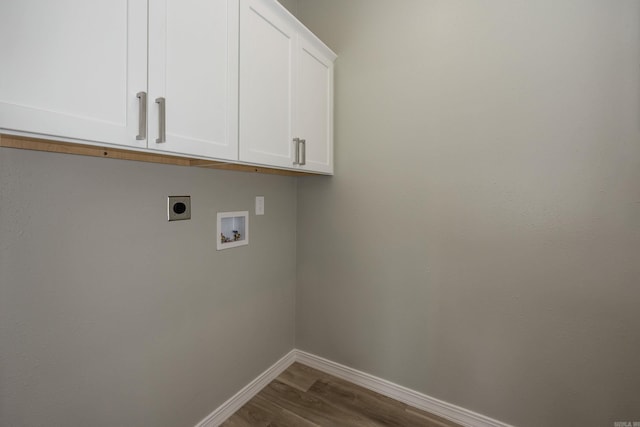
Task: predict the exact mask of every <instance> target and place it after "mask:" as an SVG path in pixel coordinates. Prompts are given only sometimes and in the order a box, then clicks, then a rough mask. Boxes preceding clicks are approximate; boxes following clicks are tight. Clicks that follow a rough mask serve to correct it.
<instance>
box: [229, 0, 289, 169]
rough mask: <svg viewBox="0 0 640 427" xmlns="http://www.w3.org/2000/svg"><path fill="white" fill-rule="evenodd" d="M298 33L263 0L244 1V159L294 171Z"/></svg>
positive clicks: (241, 63)
mask: <svg viewBox="0 0 640 427" xmlns="http://www.w3.org/2000/svg"><path fill="white" fill-rule="evenodd" d="M295 48H296V31H295V28H294V26H293V25H291V23H290V22H289V21H288V20H287V19H286V16H284V15H283V14H282V11H281V10H279V9H274V8H273V7H270V6H269V3H268V2H266V1H264V0H241V2H240V160H241V161H245V162H250V163H260V164H264V165H271V166H280V167H285V168H290V167H292V159H293V153H294V146H293V128H292V126H293V108H294V96H295V94H294V90H295V74H294V70H293V66H294V60H295V58H294V54H295Z"/></svg>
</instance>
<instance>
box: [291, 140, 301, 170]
mask: <svg viewBox="0 0 640 427" xmlns="http://www.w3.org/2000/svg"><path fill="white" fill-rule="evenodd" d="M293 146H294V149H295V150H296V156H295V159H294V160H293V164H294V165H299V164H300V138H293Z"/></svg>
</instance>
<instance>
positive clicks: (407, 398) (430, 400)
mask: <svg viewBox="0 0 640 427" xmlns="http://www.w3.org/2000/svg"><path fill="white" fill-rule="evenodd" d="M294 362H300V363H302V364H304V365H307V366H310V367H312V368H315V369H318V370H319V371H322V372H326V373H327V374H330V375H333V376H335V377H338V378H341V379H343V380H346V381H350V382H352V383H354V384H356V385H359V386H361V387H364V388H366V389H369V390H372V391H375V392H377V393H380V394H382V395H384V396H387V397H390V398H392V399H396V400H398V401H400V402H403V403H406V404H407V405H410V406H413V407H414V408H417V409H422V410H423V411H427V412H430V413H432V414H434V415H438V416H440V417H442V418H446V419H448V420H450V421H453V422H455V423H457V424H460V425H462V426H464V427H512V426H510V425H509V424H505V423H503V422H500V421H497V420H494V419H492V418H489V417H486V416H484V415H481V414H478V413H475V412H473V411H470V410H468V409H464V408H461V407H459V406H456V405H453V404H451V403H447V402H443V401H442V400H439V399H436V398H434V397H430V396H427V395H426V394H422V393H419V392H417V391H414V390H411V389H408V388H406V387H402V386H400V385H397V384H394V383H392V382H389V381H386V380H383V379H381V378H378V377H375V376H373V375H370V374H367V373H365V372H361V371H358V370H356V369H353V368H349V367H348V366H344V365H341V364H339V363H336V362H332V361H330V360H327V359H324V358H322V357H319V356H316V355H314V354H310V353H307V352H304V351H301V350H295V349H294V350H291V351H290V352H289V353H287V354H286V355H285V356H284V357H283V358H282V359H280V360H278V361H277V362H276V363H275V364H274V365H273V366H271V367H270V368H268V369H267V370H266V371H264V372H263V373H262V374H261V375H260V376H258V378H256V379H255V380H253V381H251V382H250V383H249V384H248V385H247V386H246V387H244V388H243V389H242V390H240V391H239V392H238V393H236V394H235V395H234V396H233V397H232V398H230V399H229V400H227V401H226V402H224V403H223V404H222V405H221V406H220V407H219V408H218V409H216V410H215V411H213V412H212V413H211V414H210V415H209V416H207V417H206V418H205V419H204V420H202V421H200V422H199V423H198V424H197V425H196V427H217V426H219V425H220V424H222V423H223V422H224V421H225V420H226V419H227V418H229V417H230V416H231V415H232V414H233V413H234V412H236V411H237V410H238V409H240V407H242V405H244V404H245V403H247V402H248V401H249V400H251V398H252V397H253V396H255V395H256V394H258V393H259V392H260V390H262V389H263V388H264V387H265V386H266V385H267V384H269V383H270V382H271V381H272V380H273V379H275V378H276V377H277V376H278V375H280V374H281V373H282V372H283V371H284V370H285V369H287V368H288V367H289V366H290V365H291V364H292V363H294Z"/></svg>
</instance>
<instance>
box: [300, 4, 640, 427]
mask: <svg viewBox="0 0 640 427" xmlns="http://www.w3.org/2000/svg"><path fill="white" fill-rule="evenodd" d="M298 15H299V17H300V18H301V20H302V21H303V22H304V23H305V24H306V25H307V26H309V28H310V29H311V30H312V31H314V32H315V33H316V34H317V35H318V36H319V37H320V38H321V39H322V40H324V41H325V42H326V43H327V44H328V45H329V46H330V47H331V48H332V49H333V50H334V51H335V52H336V53H337V54H338V56H339V57H338V60H337V63H336V119H335V123H336V132H335V136H336V175H335V177H333V178H331V179H323V178H311V179H309V178H304V179H301V180H300V182H299V185H298V293H297V347H298V348H301V349H302V350H307V351H310V352H313V353H316V354H319V355H321V356H324V357H328V358H329V359H332V360H335V361H337V362H340V363H344V364H346V365H348V366H352V367H355V368H357V369H360V370H363V371H366V372H369V373H372V374H375V375H377V376H380V377H382V378H385V379H388V380H391V381H393V382H396V383H399V384H401V385H404V386H407V387H410V388H412V389H416V390H419V391H421V392H424V393H427V394H429V395H431V396H434V397H437V398H440V399H443V400H445V401H448V402H452V403H455V404H458V405H460V406H463V407H465V408H469V409H472V410H475V411H477V412H480V413H482V414H485V415H488V416H491V417H494V418H497V419H499V420H502V421H505V422H510V423H513V424H515V425H518V426H531V427H536V426H564V425H573V426H612V425H613V422H614V421H624V420H629V421H630V420H636V421H640V387H639V384H640V364H639V363H638V354H639V353H640V315H639V313H640V107H639V103H640V72H639V69H638V66H639V64H640V42H639V40H640V31H639V29H640V2H638V1H636V0H620V1H602V0H563V1H555V0H544V1H513V0H491V1H482V2H477V1H460V0H443V1H435V0H433V1H430V0H403V1H390V0H349V1H344V0H300V1H299V5H298Z"/></svg>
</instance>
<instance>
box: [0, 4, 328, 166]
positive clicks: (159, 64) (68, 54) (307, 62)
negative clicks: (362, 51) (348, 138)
mask: <svg viewBox="0 0 640 427" xmlns="http://www.w3.org/2000/svg"><path fill="white" fill-rule="evenodd" d="M0 57H1V58H2V66H1V67H0V133H13V134H18V135H25V136H32V137H39V138H43V139H50V140H61V141H70V142H76V143H83V144H89V145H100V146H120V147H128V148H131V149H134V150H139V151H155V152H164V153H171V154H172V155H178V156H184V157H192V158H202V159H213V160H217V159H219V160H226V161H231V162H236V163H245V164H254V165H264V166H268V167H275V168H284V169H291V170H296V171H305V172H318V173H324V174H331V173H333V61H334V60H335V58H336V56H335V54H334V53H333V52H331V50H330V49H329V48H327V47H326V46H325V45H324V44H323V43H322V42H321V41H320V40H318V39H317V38H316V37H315V36H314V35H313V34H312V33H311V32H310V31H309V30H308V29H306V28H305V27H304V26H303V25H302V24H301V23H300V22H299V21H298V20H297V19H295V18H294V17H293V16H292V15H291V14H290V13H289V12H287V11H286V9H284V7H282V5H280V4H279V3H278V2H277V1H276V0H56V1H50V0H0Z"/></svg>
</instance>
